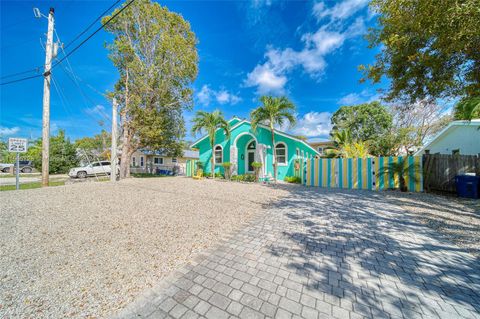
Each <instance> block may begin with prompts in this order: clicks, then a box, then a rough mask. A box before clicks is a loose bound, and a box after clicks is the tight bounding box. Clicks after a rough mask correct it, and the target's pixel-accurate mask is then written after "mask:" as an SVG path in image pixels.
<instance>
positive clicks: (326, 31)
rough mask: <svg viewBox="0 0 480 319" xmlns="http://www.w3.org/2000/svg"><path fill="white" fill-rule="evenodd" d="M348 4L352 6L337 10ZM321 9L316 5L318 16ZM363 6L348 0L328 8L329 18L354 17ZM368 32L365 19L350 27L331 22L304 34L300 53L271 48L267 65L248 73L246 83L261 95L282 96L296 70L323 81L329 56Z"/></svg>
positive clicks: (268, 50) (259, 66) (288, 49)
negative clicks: (350, 40)
mask: <svg viewBox="0 0 480 319" xmlns="http://www.w3.org/2000/svg"><path fill="white" fill-rule="evenodd" d="M346 2H348V3H349V4H348V5H347V4H345V5H344V6H342V7H338V8H336V7H337V6H339V5H341V4H343V3H346ZM350 2H352V3H350ZM321 6H323V7H325V5H324V4H323V3H322V4H319V3H317V4H316V5H315V6H314V9H313V14H314V15H317V14H318V12H317V11H318V10H319V8H320V7H321ZM360 7H361V6H360V1H358V0H356V1H353V0H346V1H344V2H342V3H339V4H337V5H335V6H333V7H332V8H330V9H328V10H332V12H331V13H328V14H327V16H330V17H331V20H332V19H334V18H335V19H337V18H339V17H346V16H347V15H348V14H349V15H348V16H350V15H352V14H354V13H355V12H356V11H355V12H354V11H352V10H353V8H360ZM348 10H350V11H348ZM356 10H358V9H356ZM322 12H323V11H322ZM350 13H351V14H350ZM365 30H366V27H365V22H364V19H363V18H362V17H358V18H357V19H355V21H354V22H353V23H352V24H351V25H350V26H348V27H346V26H343V25H341V24H332V23H327V24H325V25H322V26H320V27H319V28H318V29H317V30H316V31H315V32H307V33H304V34H303V35H302V36H301V41H302V43H303V47H302V48H301V49H300V50H294V49H292V48H286V49H276V48H272V47H270V46H269V47H267V51H266V53H265V55H264V57H265V62H263V63H261V64H258V65H257V66H255V68H254V69H253V70H252V72H250V73H248V75H247V78H246V79H245V81H244V84H245V86H247V87H257V93H258V94H266V93H273V94H282V93H284V92H285V85H286V84H287V82H288V78H287V75H288V73H289V72H291V71H292V70H294V69H295V68H300V69H302V70H303V71H304V72H305V73H307V74H308V75H310V76H311V77H312V78H315V79H319V78H320V77H321V76H322V75H323V73H324V71H325V68H326V67H327V62H326V61H325V57H326V56H327V55H329V54H331V53H333V52H334V51H335V50H337V49H339V48H340V47H342V46H343V44H344V43H345V41H346V40H348V39H350V38H354V37H357V36H359V35H361V34H363V33H365Z"/></svg>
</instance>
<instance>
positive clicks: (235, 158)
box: [230, 145, 238, 176]
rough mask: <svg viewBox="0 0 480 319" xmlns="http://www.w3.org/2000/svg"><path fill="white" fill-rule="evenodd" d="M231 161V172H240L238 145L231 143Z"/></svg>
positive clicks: (234, 173) (235, 173)
mask: <svg viewBox="0 0 480 319" xmlns="http://www.w3.org/2000/svg"><path fill="white" fill-rule="evenodd" d="M230 163H232V168H231V170H232V171H231V174H232V176H233V175H237V174H238V151H237V146H236V145H230Z"/></svg>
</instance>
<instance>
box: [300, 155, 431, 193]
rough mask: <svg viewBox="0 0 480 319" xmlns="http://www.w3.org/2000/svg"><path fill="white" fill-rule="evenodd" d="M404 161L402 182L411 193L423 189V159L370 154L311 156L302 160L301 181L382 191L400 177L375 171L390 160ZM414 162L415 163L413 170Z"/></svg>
mask: <svg viewBox="0 0 480 319" xmlns="http://www.w3.org/2000/svg"><path fill="white" fill-rule="evenodd" d="M401 161H407V162H408V164H407V165H408V167H409V171H408V174H405V182H406V185H407V187H408V190H409V191H411V192H422V191H423V176H422V175H423V174H422V158H421V157H419V156H416V157H413V156H404V157H401V156H400V157H394V156H390V157H369V158H319V159H315V158H311V159H307V160H306V162H305V170H304V174H305V176H304V178H303V183H304V184H305V185H306V186H316V187H326V188H348V189H368V190H384V189H390V188H398V187H399V176H397V175H394V174H393V173H387V174H378V173H379V172H382V170H383V169H384V168H386V167H388V166H389V165H390V164H391V163H400V162H401ZM414 165H417V166H418V169H415V167H414Z"/></svg>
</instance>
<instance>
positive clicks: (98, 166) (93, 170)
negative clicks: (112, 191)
mask: <svg viewBox="0 0 480 319" xmlns="http://www.w3.org/2000/svg"><path fill="white" fill-rule="evenodd" d="M110 165H111V163H110V162H109V161H101V162H92V163H91V164H89V165H86V166H82V167H74V168H72V169H71V170H70V171H69V172H68V176H70V177H72V178H85V177H87V176H98V175H110V173H111V171H112V167H111V166H110ZM119 172H120V169H119V168H117V174H118V173H119Z"/></svg>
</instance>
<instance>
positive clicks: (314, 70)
mask: <svg viewBox="0 0 480 319" xmlns="http://www.w3.org/2000/svg"><path fill="white" fill-rule="evenodd" d="M112 3H113V1H36V2H28V1H2V2H1V4H0V5H1V37H0V39H1V40H0V41H1V43H0V45H1V65H0V68H1V75H2V76H5V75H8V74H11V73H15V72H19V71H23V70H28V69H32V68H35V67H37V66H40V65H42V64H43V63H44V59H45V55H44V49H43V48H42V44H43V43H44V42H45V33H46V30H47V20H46V19H45V18H42V19H35V18H34V15H33V12H32V8H33V7H38V8H39V9H40V10H41V12H42V13H44V14H47V13H48V9H49V7H51V6H52V7H54V8H55V18H56V31H57V35H58V37H59V38H60V40H61V41H62V42H64V43H68V42H69V41H70V40H71V39H73V38H74V37H75V36H76V35H77V34H78V33H79V32H80V31H82V30H83V29H84V28H85V27H86V26H87V25H88V24H90V23H91V21H93V20H94V19H95V18H96V17H97V16H98V15H99V14H100V13H101V12H103V11H104V10H105V9H106V8H108V7H109V6H110V5H111V4H112ZM161 4H162V5H166V6H167V7H168V8H169V9H170V10H171V11H174V12H177V13H180V14H181V15H182V16H183V17H184V18H185V19H187V20H188V21H189V22H190V24H191V27H192V30H193V31H194V32H195V34H196V35H197V38H198V41H199V43H198V52H199V57H200V64H199V75H198V78H197V80H196V81H195V83H194V84H193V87H194V90H195V107H194V110H193V112H186V113H185V119H186V123H187V127H190V119H191V118H192V115H193V113H194V112H195V111H197V110H208V111H211V110H214V109H216V108H219V109H221V110H222V111H223V112H224V114H225V116H226V117H228V118H229V117H231V116H233V115H237V116H239V117H248V114H249V113H250V111H251V110H252V109H253V108H255V107H256V106H258V97H259V96H260V95H262V94H272V95H286V96H288V97H289V98H290V99H291V100H292V101H293V102H294V103H295V104H296V106H297V112H298V124H297V126H296V127H294V128H289V129H288V131H289V132H290V133H293V134H299V135H305V136H307V137H308V138H309V139H310V140H322V139H326V138H327V137H328V132H329V130H330V120H329V117H330V115H331V113H333V112H335V110H336V109H338V107H339V106H341V105H344V104H356V103H361V102H366V101H370V100H373V99H375V98H377V97H378V95H377V89H378V88H379V87H373V86H372V85H371V84H369V83H365V84H360V83H359V79H360V77H361V74H360V72H359V71H358V70H357V67H358V65H360V64H367V63H372V62H373V60H374V55H375V54H376V53H377V50H375V49H373V50H372V49H368V48H367V42H366V40H364V38H363V36H364V34H365V32H366V30H367V29H368V27H370V26H372V25H373V24H374V23H375V16H374V15H372V14H371V12H369V10H368V6H367V5H368V1H366V0H343V1H318V2H307V1H274V0H267V1H262V0H256V1H164V2H161ZM96 26H98V24H97V25H96ZM92 30H93V29H92ZM55 39H57V36H56V37H55ZM109 41H111V36H110V35H109V34H107V33H106V32H105V31H103V30H102V31H101V32H99V33H98V34H97V35H95V36H94V37H93V38H92V39H91V40H90V41H88V42H87V43H86V44H85V45H84V46H82V47H81V48H80V49H79V50H78V51H77V52H75V53H74V54H73V55H72V56H71V57H70V58H69V62H70V64H68V63H66V62H64V63H63V64H64V66H63V68H62V67H61V66H58V67H57V68H55V69H54V70H53V78H54V82H55V83H52V96H51V101H52V102H51V128H52V132H53V133H54V132H55V131H56V130H58V129H60V128H62V129H65V130H66V133H67V135H68V136H70V137H71V138H72V139H76V138H79V137H82V136H92V135H94V134H96V133H98V132H100V130H101V129H102V126H101V125H102V124H103V127H105V128H106V129H108V130H109V129H110V125H111V118H110V113H111V106H110V103H109V101H108V100H106V99H105V98H104V97H103V96H102V93H104V92H106V91H109V90H112V88H113V85H114V83H115V82H116V81H117V79H118V73H117V71H116V69H115V68H114V67H113V65H112V63H111V62H110V61H109V59H108V56H107V55H108V51H107V50H106V49H105V47H104V43H105V42H109ZM67 51H68V48H67ZM61 56H62V52H61V51H60V52H59V57H61ZM70 68H71V69H72V70H73V73H74V75H72V72H71V71H70ZM31 74H35V73H31ZM74 76H75V77H76V79H77V80H76V81H74V79H75V78H74ZM10 79H11V78H9V79H8V80H10ZM5 80H6V79H5ZM3 81H4V80H3V79H2V82H3ZM0 90H1V91H0V94H1V97H0V100H1V111H0V112H1V113H0V134H1V136H2V137H4V138H5V137H8V136H23V137H33V138H36V137H39V136H40V135H41V117H42V113H41V111H42V95H43V79H42V78H36V79H32V80H28V81H24V82H19V83H15V84H11V85H5V86H0ZM186 138H187V139H189V140H192V139H193V137H192V136H190V134H188V135H187V137H186Z"/></svg>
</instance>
